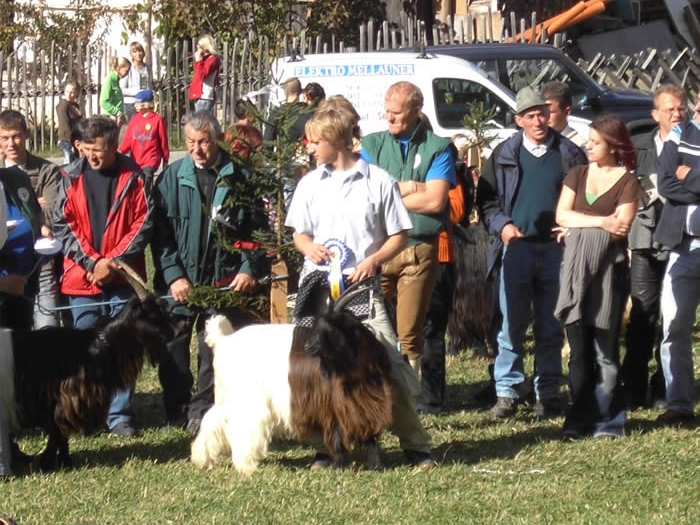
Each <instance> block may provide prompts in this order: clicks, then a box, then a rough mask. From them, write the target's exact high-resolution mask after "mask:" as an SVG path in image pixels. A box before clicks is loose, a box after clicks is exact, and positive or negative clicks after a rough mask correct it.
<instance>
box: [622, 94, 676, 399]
mask: <svg viewBox="0 0 700 525" xmlns="http://www.w3.org/2000/svg"><path fill="white" fill-rule="evenodd" d="M687 106H688V100H687V98H686V95H685V91H683V90H682V89H681V88H679V87H677V86H674V85H671V84H664V85H661V86H659V87H658V88H657V89H656V91H655V92H654V109H653V110H652V111H651V116H652V118H653V119H654V120H655V121H656V122H657V123H658V126H657V127H656V129H654V130H652V131H651V132H649V133H647V134H644V135H641V136H637V137H635V138H634V139H633V140H634V145H635V147H636V148H637V172H636V175H637V177H638V178H639V181H640V182H641V184H642V187H643V188H644V189H645V190H646V191H647V195H648V196H649V199H648V200H647V201H646V202H645V203H644V204H642V206H641V207H640V208H639V210H637V216H636V217H635V220H634V222H633V223H632V228H631V230H630V233H629V236H628V242H629V249H630V250H631V251H632V258H631V261H630V286H631V289H630V294H631V297H632V312H631V314H630V324H629V327H628V329H627V335H626V337H625V343H626V345H625V346H626V350H627V351H626V352H625V358H624V361H623V363H622V380H623V383H624V391H625V402H626V404H627V408H629V409H630V410H634V409H636V408H639V407H643V406H645V405H646V404H647V390H649V391H650V392H649V393H650V394H651V395H650V402H651V404H652V405H653V406H654V407H655V408H657V409H659V410H665V409H666V401H665V398H666V386H665V384H664V378H663V371H662V370H661V359H660V356H659V351H658V346H657V342H659V332H658V330H657V323H658V320H659V309H660V299H661V281H662V279H663V275H664V270H665V268H666V261H667V260H668V248H667V247H665V246H662V245H660V244H658V243H656V242H654V239H653V236H654V231H655V230H656V225H657V224H658V222H659V218H660V216H661V209H662V208H663V206H664V204H663V201H662V199H661V197H660V196H659V193H658V187H657V168H656V164H657V162H658V159H659V155H660V154H661V149H662V148H663V145H664V142H665V141H666V139H667V138H668V135H669V133H670V132H671V130H672V129H673V127H674V126H676V125H678V124H681V123H682V122H683V121H684V120H685V119H686V111H687ZM655 346H657V351H656V352H655V357H656V365H657V368H656V371H655V372H654V374H653V375H652V376H651V380H649V382H648V386H647V381H648V377H649V360H650V359H651V357H652V353H653V349H654V347H655Z"/></svg>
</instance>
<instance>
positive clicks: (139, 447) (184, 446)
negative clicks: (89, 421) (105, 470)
mask: <svg viewBox="0 0 700 525" xmlns="http://www.w3.org/2000/svg"><path fill="white" fill-rule="evenodd" d="M191 442H192V438H191V437H190V436H189V435H188V434H185V433H184V432H177V434H175V433H173V435H170V436H167V437H163V438H162V439H159V441H158V443H152V442H151V443H147V442H144V440H142V439H141V438H140V437H135V438H107V445H105V446H104V447H100V448H98V449H91V450H80V451H77V452H75V453H74V454H72V457H73V465H74V466H75V467H97V466H99V467H115V466H116V467H118V466H120V465H123V464H125V463H126V462H127V461H129V460H130V459H132V458H137V459H138V460H140V461H149V462H152V463H170V462H173V461H186V460H189V457H190V443H191Z"/></svg>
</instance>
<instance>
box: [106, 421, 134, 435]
mask: <svg viewBox="0 0 700 525" xmlns="http://www.w3.org/2000/svg"><path fill="white" fill-rule="evenodd" d="M109 433H110V435H112V436H118V437H134V436H135V435H136V429H135V428H134V427H133V426H132V425H131V422H129V421H120V422H119V423H117V424H116V425H114V426H113V427H112V428H110V429H109Z"/></svg>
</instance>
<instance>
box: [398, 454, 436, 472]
mask: <svg viewBox="0 0 700 525" xmlns="http://www.w3.org/2000/svg"><path fill="white" fill-rule="evenodd" d="M403 453H404V456H406V461H408V462H409V464H411V465H413V466H414V467H417V468H419V469H421V470H432V469H434V468H435V467H437V466H438V464H437V461H435V460H434V459H433V456H432V455H431V454H430V452H421V451H419V450H404V451H403Z"/></svg>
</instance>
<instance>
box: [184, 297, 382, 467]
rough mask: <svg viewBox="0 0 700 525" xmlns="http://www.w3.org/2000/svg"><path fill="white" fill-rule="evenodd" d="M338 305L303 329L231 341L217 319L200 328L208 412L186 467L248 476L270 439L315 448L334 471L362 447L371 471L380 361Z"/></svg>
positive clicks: (259, 331) (378, 350) (257, 329)
mask: <svg viewBox="0 0 700 525" xmlns="http://www.w3.org/2000/svg"><path fill="white" fill-rule="evenodd" d="M341 301H342V298H341ZM339 305H340V302H339V303H337V305H336V308H335V309H334V310H332V311H329V312H327V313H325V314H323V315H322V316H320V317H319V318H318V319H317V320H316V322H315V324H314V326H313V327H311V328H305V327H301V326H295V325H291V324H277V325H252V326H247V327H245V328H242V329H240V330H238V331H237V332H235V333H234V332H233V328H232V327H231V325H230V323H229V322H228V321H227V320H226V318H224V317H223V316H214V317H212V318H211V319H209V320H208V321H207V326H206V332H207V342H208V344H210V345H211V346H212V347H213V348H214V374H215V381H214V390H215V404H214V406H213V407H212V408H210V409H209V411H208V412H207V413H206V414H205V416H204V419H203V420H202V425H201V427H200V431H199V434H198V435H197V438H196V439H195V441H194V443H193V444H192V462H193V463H194V464H195V465H197V466H198V467H200V468H211V467H212V466H213V465H214V462H215V461H216V459H217V458H219V457H222V456H226V455H228V456H230V457H231V460H232V462H233V465H234V467H235V468H236V469H237V470H238V471H239V472H242V473H244V474H250V473H252V472H253V471H254V470H256V469H257V466H258V463H259V462H260V461H261V460H262V459H264V458H265V456H266V455H267V450H268V446H269V444H270V441H271V440H272V438H273V436H276V435H280V434H291V435H292V436H294V437H296V438H299V439H302V440H314V439H315V440H318V439H319V438H320V439H322V440H323V442H324V444H325V446H326V448H327V449H328V452H329V453H330V455H331V457H332V458H333V464H334V466H336V467H341V466H343V465H344V464H345V461H346V455H347V452H348V451H349V450H350V449H351V448H352V446H353V445H354V444H366V445H367V450H368V459H367V466H368V468H370V469H380V468H381V466H382V464H381V458H380V455H379V446H378V444H377V436H378V435H379V433H380V432H381V431H382V430H383V429H385V428H389V427H390V425H391V417H392V414H391V406H392V394H391V379H390V374H391V364H390V361H389V356H388V355H387V353H386V352H387V351H386V349H385V348H384V347H383V346H382V344H381V343H380V342H379V341H378V340H377V339H376V338H375V337H374V335H373V334H372V332H370V330H369V329H367V327H365V326H364V325H363V324H362V322H361V321H360V320H359V319H357V318H356V317H355V316H354V315H353V314H351V313H348V312H344V311H342V308H340V307H338V306H339Z"/></svg>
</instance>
